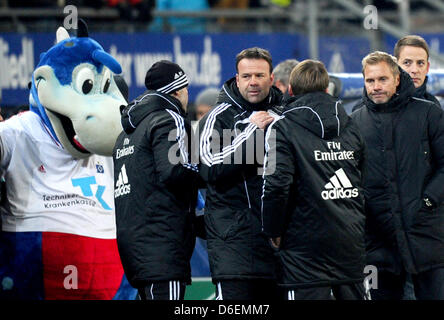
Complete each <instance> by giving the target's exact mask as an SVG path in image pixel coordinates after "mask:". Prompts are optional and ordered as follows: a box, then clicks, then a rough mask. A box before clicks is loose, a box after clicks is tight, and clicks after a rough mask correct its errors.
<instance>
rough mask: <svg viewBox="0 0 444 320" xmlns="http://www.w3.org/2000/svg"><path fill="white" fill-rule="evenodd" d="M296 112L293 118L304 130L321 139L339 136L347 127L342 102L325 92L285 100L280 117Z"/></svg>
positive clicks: (346, 118) (346, 116) (346, 117)
mask: <svg viewBox="0 0 444 320" xmlns="http://www.w3.org/2000/svg"><path fill="white" fill-rule="evenodd" d="M295 110H298V112H297V115H295V117H294V118H293V119H294V121H296V122H297V123H298V124H300V125H301V126H303V127H304V128H305V129H307V130H309V131H311V132H313V133H314V134H316V135H317V136H318V137H320V138H322V139H326V140H329V139H332V138H334V137H337V136H339V135H340V133H341V130H342V129H343V128H344V127H345V126H346V125H347V122H348V119H349V117H348V115H347V113H346V112H345V110H344V107H343V106H342V102H341V101H340V100H337V99H336V98H334V97H332V96H331V95H330V94H328V93H325V92H310V93H306V94H301V95H298V96H294V97H291V98H290V99H288V100H287V104H286V105H285V107H284V109H283V112H282V115H283V116H286V113H288V112H290V111H295Z"/></svg>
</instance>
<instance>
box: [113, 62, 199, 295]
mask: <svg viewBox="0 0 444 320" xmlns="http://www.w3.org/2000/svg"><path fill="white" fill-rule="evenodd" d="M145 85H146V88H147V89H148V90H147V91H146V92H144V93H143V94H142V95H141V96H139V97H138V98H136V99H135V100H134V101H132V102H131V103H130V104H129V105H128V106H127V107H126V108H125V109H124V110H123V114H122V125H123V129H124V131H123V132H122V133H121V134H120V136H119V138H118V139H117V142H116V145H115V147H114V154H113V158H114V180H115V187H116V189H115V194H114V197H115V203H116V223H117V244H118V248H119V252H120V256H121V259H122V265H123V267H124V270H125V274H126V276H127V277H128V280H129V281H130V283H131V285H132V286H133V287H135V288H137V289H138V291H139V295H140V298H141V299H142V300H182V299H183V298H184V295H185V286H186V285H187V284H189V283H190V281H191V270H190V259H191V255H192V253H193V249H194V243H195V229H194V224H193V221H194V208H195V206H196V200H197V185H196V180H197V178H198V173H197V167H196V166H194V165H192V164H191V163H190V153H189V150H190V149H189V142H188V141H189V140H188V139H189V137H190V136H191V135H190V130H191V127H190V124H189V123H188V122H187V121H185V111H186V108H187V104H188V88H187V87H188V79H187V76H186V74H185V73H184V71H183V70H182V68H181V67H180V66H179V65H177V64H175V63H173V62H170V61H166V60H162V61H159V62H156V63H155V64H154V65H153V66H152V67H151V68H150V69H149V70H148V72H147V74H146V78H145Z"/></svg>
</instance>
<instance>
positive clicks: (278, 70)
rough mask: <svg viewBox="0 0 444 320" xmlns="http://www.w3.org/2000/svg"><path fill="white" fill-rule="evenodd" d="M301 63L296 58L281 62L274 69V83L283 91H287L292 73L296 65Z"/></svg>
mask: <svg viewBox="0 0 444 320" xmlns="http://www.w3.org/2000/svg"><path fill="white" fill-rule="evenodd" d="M298 63H299V61H298V60H296V59H287V60H284V61H282V62H281V63H279V64H278V65H277V66H276V67H275V68H274V69H273V75H274V81H273V85H274V86H276V87H277V88H278V89H279V90H281V92H282V93H287V91H288V85H289V83H290V82H289V80H290V73H291V71H292V70H293V68H294V67H296V66H297V64H298Z"/></svg>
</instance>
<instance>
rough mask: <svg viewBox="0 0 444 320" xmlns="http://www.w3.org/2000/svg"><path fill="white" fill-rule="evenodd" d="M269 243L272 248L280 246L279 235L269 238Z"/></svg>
mask: <svg viewBox="0 0 444 320" xmlns="http://www.w3.org/2000/svg"><path fill="white" fill-rule="evenodd" d="M270 243H271V246H272V247H273V248H275V249H279V247H280V246H281V237H277V238H270Z"/></svg>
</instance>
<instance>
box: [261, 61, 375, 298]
mask: <svg viewBox="0 0 444 320" xmlns="http://www.w3.org/2000/svg"><path fill="white" fill-rule="evenodd" d="M328 84H329V76H328V73H327V70H326V69H325V67H324V65H323V64H322V62H319V61H315V60H305V61H302V62H300V63H299V64H298V65H297V66H296V68H295V69H293V71H292V73H291V76H290V88H289V93H290V95H291V96H292V97H291V98H290V99H289V100H287V101H286V103H285V105H284V107H283V111H282V114H281V116H280V117H279V118H278V119H276V121H275V122H273V123H272V124H271V125H270V126H269V127H268V129H267V140H266V146H267V154H266V158H265V159H266V160H265V165H264V168H265V170H264V176H263V178H264V185H263V196H262V215H263V227H264V231H265V233H266V234H267V235H268V237H270V238H271V239H270V240H271V242H270V243H271V245H272V246H273V247H274V249H275V256H276V258H277V262H278V272H277V274H278V282H279V285H280V286H282V287H284V288H285V290H286V295H285V298H286V299H288V300H328V299H331V298H335V299H337V300H340V299H344V300H345V299H347V300H348V299H350V300H351V299H356V300H358V299H360V300H363V299H366V294H365V290H364V284H363V279H364V274H363V271H364V267H365V240H364V222H365V216H364V196H363V194H362V188H361V179H362V169H363V166H364V159H365V147H364V142H363V139H362V137H361V135H360V133H359V129H358V127H357V126H356V124H355V123H354V122H353V121H352V120H351V119H350V117H349V116H347V114H346V112H345V110H344V108H343V107H342V105H341V102H340V101H337V100H336V99H335V98H333V97H332V96H331V95H329V94H328V93H326V91H327V87H328Z"/></svg>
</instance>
